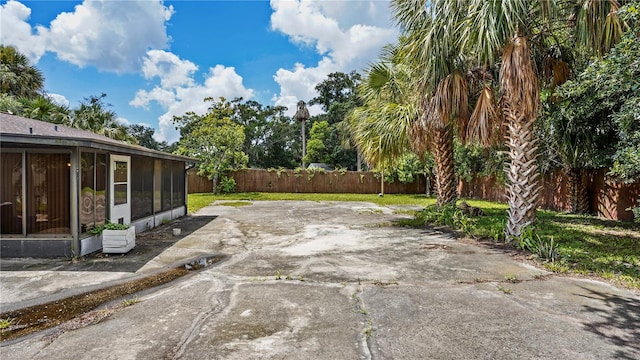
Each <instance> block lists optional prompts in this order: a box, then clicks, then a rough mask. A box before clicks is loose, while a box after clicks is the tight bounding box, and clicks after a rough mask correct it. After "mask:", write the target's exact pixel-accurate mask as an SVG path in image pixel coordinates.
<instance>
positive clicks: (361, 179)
mask: <svg viewBox="0 0 640 360" xmlns="http://www.w3.org/2000/svg"><path fill="white" fill-rule="evenodd" d="M606 172H607V171H606V170H604V169H601V170H594V171H592V172H591V173H589V174H587V175H585V178H584V179H583V181H584V183H585V184H586V185H587V191H588V194H589V198H590V201H591V203H590V207H591V213H593V214H596V215H598V216H602V217H605V218H608V219H614V220H623V221H631V220H633V214H632V213H631V211H627V210H626V209H628V208H630V207H633V206H638V203H637V199H638V196H640V183H635V184H621V183H618V182H615V181H614V180H612V179H611V178H609V177H608V176H606ZM231 176H232V177H233V178H234V179H235V181H236V191H237V192H290V193H354V194H377V193H379V192H380V179H379V178H377V177H376V176H375V175H374V173H372V172H355V171H347V172H344V173H341V172H337V171H333V172H325V173H322V172H309V173H307V172H305V171H301V172H295V171H293V170H263V169H245V170H238V171H236V172H234V173H232V174H231ZM188 181H189V184H188V189H189V193H190V194H191V193H207V192H212V191H213V186H212V183H211V180H208V179H207V178H205V177H201V176H198V175H197V174H196V172H195V171H194V170H190V171H189V172H188ZM430 184H431V186H432V187H434V186H435V181H434V180H433V179H431V181H430ZM568 189H569V187H568V181H567V177H566V176H565V175H564V173H563V172H561V171H558V172H555V173H552V174H549V175H546V176H544V177H542V191H541V192H540V207H541V208H543V209H548V210H555V211H567V210H569V209H570V204H569V192H568ZM384 192H385V193H387V194H424V193H425V192H426V179H425V177H424V176H419V177H418V178H417V180H416V181H414V182H413V183H410V184H402V183H400V182H394V183H391V184H389V183H386V182H385V184H384ZM458 194H459V195H460V196H461V197H465V198H471V199H484V200H492V201H501V202H504V201H505V200H506V196H505V187H504V184H502V183H500V182H499V181H498V180H497V179H496V178H495V177H491V176H484V177H483V176H474V177H473V178H472V179H471V181H464V180H461V181H460V182H459V184H458Z"/></svg>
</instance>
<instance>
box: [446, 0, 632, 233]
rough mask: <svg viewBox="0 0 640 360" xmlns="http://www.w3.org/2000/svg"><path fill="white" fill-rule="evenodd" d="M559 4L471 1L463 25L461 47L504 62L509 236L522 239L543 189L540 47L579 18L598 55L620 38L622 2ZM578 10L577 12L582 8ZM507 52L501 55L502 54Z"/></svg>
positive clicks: (581, 35)
mask: <svg viewBox="0 0 640 360" xmlns="http://www.w3.org/2000/svg"><path fill="white" fill-rule="evenodd" d="M563 4H564V5H568V6H566V7H564V8H560V7H558V6H557V5H558V3H557V2H554V1H529V0H509V1H501V0H469V1H468V4H465V6H468V9H469V10H468V15H467V17H466V19H465V20H464V22H462V23H460V26H459V30H460V32H459V33H458V34H457V35H456V37H457V38H459V39H461V47H462V49H463V50H464V51H467V52H469V53H470V54H472V55H473V56H474V57H475V59H476V60H477V61H478V62H479V63H481V64H486V65H492V64H494V63H496V62H497V61H498V60H499V61H500V62H501V65H500V93H501V98H500V103H501V106H500V111H501V114H502V116H503V121H504V123H505V124H506V127H507V146H508V148H509V157H510V160H511V161H510V164H509V166H508V168H507V180H508V187H507V192H508V204H509V211H508V214H509V220H508V222H507V228H506V238H507V241H508V242H510V241H512V240H513V239H515V238H518V237H519V236H520V234H521V232H522V229H523V228H524V227H525V226H527V225H530V224H532V223H533V222H534V221H535V219H536V213H535V212H536V208H537V204H538V195H539V191H540V185H539V180H538V177H539V172H538V165H537V162H536V158H537V150H538V144H537V138H536V136H535V132H534V124H535V122H536V119H537V117H538V114H539V104H540V81H539V78H538V73H539V72H538V71H537V69H536V66H535V61H534V57H533V54H534V49H532V47H533V46H535V47H536V49H535V50H537V51H542V52H544V49H545V48H546V47H548V46H549V45H551V44H554V42H556V43H555V44H554V45H559V44H557V41H558V39H557V38H556V37H554V35H556V34H557V27H558V26H559V25H563V26H566V24H567V23H568V22H577V26H575V28H576V29H578V36H577V38H578V39H579V40H581V41H582V43H586V44H589V45H590V46H592V48H593V49H595V50H596V52H597V53H601V52H602V51H604V50H606V49H608V48H610V47H611V46H612V45H613V44H614V43H615V42H616V41H617V39H619V34H621V27H622V24H621V23H620V22H619V21H618V20H617V16H616V14H615V10H617V8H618V7H619V4H618V2H617V1H616V0H608V1H600V0H581V1H579V0H575V1H568V2H567V3H563ZM576 9H577V12H576ZM499 53H501V57H500V59H497V58H496V54H499Z"/></svg>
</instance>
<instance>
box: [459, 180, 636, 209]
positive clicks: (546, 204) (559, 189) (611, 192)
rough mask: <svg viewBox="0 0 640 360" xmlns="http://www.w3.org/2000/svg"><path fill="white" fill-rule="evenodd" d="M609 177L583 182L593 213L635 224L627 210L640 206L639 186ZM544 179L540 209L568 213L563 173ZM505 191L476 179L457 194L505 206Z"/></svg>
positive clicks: (494, 182) (464, 183)
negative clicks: (499, 202) (500, 203)
mask: <svg viewBox="0 0 640 360" xmlns="http://www.w3.org/2000/svg"><path fill="white" fill-rule="evenodd" d="M606 174H607V170H605V169H598V170H593V171H591V172H590V173H588V174H585V175H584V178H583V179H582V182H583V184H585V185H586V187H587V194H588V195H589V199H590V204H589V207H590V213H591V214H595V215H597V216H601V217H605V218H607V219H613V220H622V221H632V220H633V213H632V212H631V211H628V210H627V209H629V208H631V207H634V206H638V201H637V200H638V196H640V183H634V184H622V183H619V182H616V181H615V180H613V179H612V178H610V177H609V176H607V175H606ZM541 179H542V191H541V192H540V204H539V205H540V207H541V208H543V209H547V210H554V211H569V210H570V209H571V204H570V195H569V181H568V178H567V176H566V175H565V174H564V172H562V171H556V172H554V173H551V174H547V175H545V176H543V177H542V178H541ZM505 191H506V190H505V186H504V184H502V183H500V182H499V181H497V180H496V178H495V177H493V176H474V177H473V178H472V179H471V181H464V180H463V181H460V182H459V183H458V194H459V195H460V196H461V197H466V198H472V199H484V200H491V201H502V202H504V201H506V195H505V194H506V192H505Z"/></svg>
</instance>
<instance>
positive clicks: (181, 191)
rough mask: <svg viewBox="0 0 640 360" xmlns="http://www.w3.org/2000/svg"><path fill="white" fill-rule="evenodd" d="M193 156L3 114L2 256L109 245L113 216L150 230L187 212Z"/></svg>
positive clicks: (74, 252) (79, 252)
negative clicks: (98, 230)
mask: <svg viewBox="0 0 640 360" xmlns="http://www.w3.org/2000/svg"><path fill="white" fill-rule="evenodd" d="M191 164H193V160H192V159H190V158H187V157H183V156H177V155H173V154H169V153H164V152H160V151H155V150H151V149H147V148H144V147H141V146H136V145H130V144H127V143H123V142H120V141H117V140H113V139H110V138H108V137H105V136H101V135H97V134H95V133H92V132H89V131H84V130H79V129H74V128H69V127H65V126H61V125H55V124H51V123H47V122H42V121H38V120H33V119H27V118H23V117H19V116H15V115H10V114H5V113H0V170H1V175H0V179H1V182H0V230H1V232H0V256H2V257H73V256H83V255H86V254H89V253H92V252H95V251H98V250H101V248H102V243H101V237H100V236H96V235H93V234H91V229H92V228H94V227H96V226H99V225H104V224H105V223H106V222H113V223H122V224H131V225H132V226H135V228H136V232H142V231H145V230H147V229H150V228H153V227H155V226H158V225H160V224H162V223H163V222H167V221H169V220H172V219H175V218H177V217H180V216H183V215H185V214H186V213H187V197H186V194H187V189H186V186H187V184H186V181H185V178H186V171H187V169H188V167H189V166H190V165H191Z"/></svg>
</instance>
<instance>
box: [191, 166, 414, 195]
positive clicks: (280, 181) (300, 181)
mask: <svg viewBox="0 0 640 360" xmlns="http://www.w3.org/2000/svg"><path fill="white" fill-rule="evenodd" d="M231 176H232V177H233V178H234V180H235V181H236V191H237V192H287V193H351V194H378V193H379V192H380V179H379V178H377V177H376V176H375V174H374V173H372V172H364V171H360V172H358V171H346V172H339V171H330V172H315V171H310V172H306V171H299V172H296V171H294V170H263V169H244V170H238V171H236V172H234V173H232V174H231ZM188 180H189V187H188V189H189V193H201V192H211V191H213V184H212V183H211V180H208V179H207V178H204V177H202V176H198V175H197V174H196V173H195V171H189V172H188ZM425 191H426V180H425V177H424V176H419V177H418V178H417V179H416V181H414V182H413V183H410V184H403V183H401V182H397V181H396V182H393V183H387V182H385V183H384V192H385V193H386V194H420V193H423V194H424V193H425Z"/></svg>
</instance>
